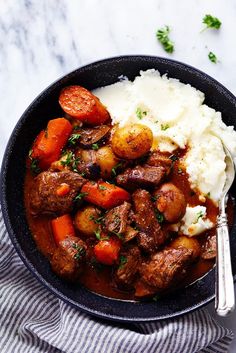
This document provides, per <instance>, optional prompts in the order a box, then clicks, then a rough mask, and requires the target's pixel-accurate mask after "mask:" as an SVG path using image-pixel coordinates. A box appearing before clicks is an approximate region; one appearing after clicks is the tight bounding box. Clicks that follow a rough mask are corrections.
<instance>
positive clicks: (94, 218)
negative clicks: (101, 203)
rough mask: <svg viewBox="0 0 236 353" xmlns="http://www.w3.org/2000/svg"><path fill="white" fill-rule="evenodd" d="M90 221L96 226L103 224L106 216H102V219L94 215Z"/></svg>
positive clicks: (90, 217)
mask: <svg viewBox="0 0 236 353" xmlns="http://www.w3.org/2000/svg"><path fill="white" fill-rule="evenodd" d="M89 219H90V221H93V222H94V223H96V224H101V223H102V221H103V220H104V216H100V217H98V218H96V217H94V216H93V215H90V216H89Z"/></svg>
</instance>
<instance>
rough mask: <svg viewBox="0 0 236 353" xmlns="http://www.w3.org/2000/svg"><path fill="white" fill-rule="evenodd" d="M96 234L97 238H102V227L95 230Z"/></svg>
mask: <svg viewBox="0 0 236 353" xmlns="http://www.w3.org/2000/svg"><path fill="white" fill-rule="evenodd" d="M94 234H95V236H96V238H97V239H98V240H101V231H100V229H98V230H95V231H94Z"/></svg>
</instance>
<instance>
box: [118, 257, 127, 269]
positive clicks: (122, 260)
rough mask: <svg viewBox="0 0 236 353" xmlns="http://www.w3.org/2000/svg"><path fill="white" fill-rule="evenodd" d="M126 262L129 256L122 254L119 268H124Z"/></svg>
mask: <svg viewBox="0 0 236 353" xmlns="http://www.w3.org/2000/svg"><path fill="white" fill-rule="evenodd" d="M126 263H127V257H126V256H123V255H121V256H120V263H119V268H122V267H123V266H124V265H125V264H126Z"/></svg>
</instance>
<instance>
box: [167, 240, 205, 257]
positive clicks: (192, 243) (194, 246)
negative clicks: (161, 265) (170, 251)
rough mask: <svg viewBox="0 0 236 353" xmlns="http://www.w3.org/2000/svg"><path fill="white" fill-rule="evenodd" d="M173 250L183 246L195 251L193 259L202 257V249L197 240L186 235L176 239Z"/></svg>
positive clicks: (173, 242) (172, 243)
mask: <svg viewBox="0 0 236 353" xmlns="http://www.w3.org/2000/svg"><path fill="white" fill-rule="evenodd" d="M170 246H171V248H174V249H177V248H178V247H180V246H182V247H184V248H187V249H190V250H193V257H194V258H197V257H199V256H200V252H201V247H200V244H199V242H198V240H197V239H195V238H189V237H186V236H185V235H181V236H178V237H177V238H176V239H174V240H173V241H172V242H171V244H170Z"/></svg>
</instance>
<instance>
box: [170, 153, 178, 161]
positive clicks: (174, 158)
mask: <svg viewBox="0 0 236 353" xmlns="http://www.w3.org/2000/svg"><path fill="white" fill-rule="evenodd" d="M169 159H171V160H172V162H176V161H177V160H178V159H179V157H178V156H176V154H172V155H171V156H170V157H169Z"/></svg>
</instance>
